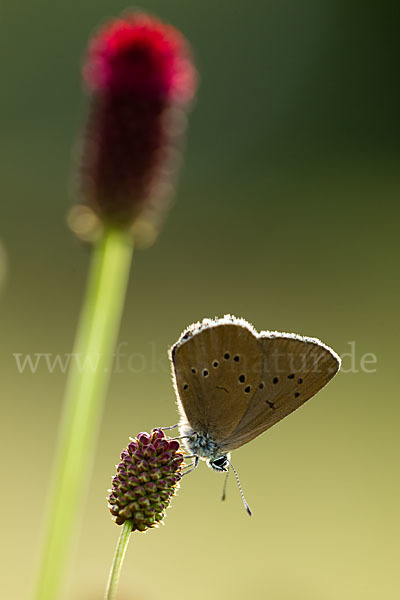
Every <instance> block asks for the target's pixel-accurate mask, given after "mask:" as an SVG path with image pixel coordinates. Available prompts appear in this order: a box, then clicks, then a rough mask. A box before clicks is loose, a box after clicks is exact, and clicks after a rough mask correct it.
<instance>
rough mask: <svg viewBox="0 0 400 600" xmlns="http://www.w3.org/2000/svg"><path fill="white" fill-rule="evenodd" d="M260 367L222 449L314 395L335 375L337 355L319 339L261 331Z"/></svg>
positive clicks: (252, 435) (240, 441)
mask: <svg viewBox="0 0 400 600" xmlns="http://www.w3.org/2000/svg"><path fill="white" fill-rule="evenodd" d="M258 340H259V344H260V348H261V351H262V355H263V368H262V374H261V377H260V381H259V383H258V388H257V390H256V392H255V393H254V395H252V398H251V400H250V402H249V405H248V407H247V410H246V411H245V413H244V415H243V417H242V418H241V420H240V422H239V423H238V424H237V426H236V427H235V429H234V430H233V431H232V433H231V435H230V436H229V438H228V439H226V440H225V447H226V450H233V449H234V448H238V447H239V446H242V445H243V444H245V443H247V442H249V441H250V440H252V439H253V438H255V437H256V436H258V435H260V434H261V433H263V432H264V431H265V430H266V429H269V427H272V425H274V424H275V423H277V422H278V421H280V420H281V419H283V418H284V417H286V416H287V415H289V414H290V413H291V412H293V411H294V410H296V408H298V407H299V406H301V405H302V404H303V403H304V402H306V401H307V400H308V399H309V398H311V397H312V396H314V395H315V394H316V393H317V392H318V391H319V390H320V389H321V388H323V387H324V385H326V384H327V383H328V381H329V380H330V379H331V378H332V377H333V376H334V375H335V373H336V372H337V370H338V369H339V366H340V360H339V357H338V356H337V355H336V354H335V353H334V352H333V350H331V349H330V348H328V347H327V346H325V345H324V344H322V343H321V342H320V341H319V340H316V339H312V338H301V337H300V336H296V335H294V334H279V333H268V332H265V333H261V334H260V336H259V338H258Z"/></svg>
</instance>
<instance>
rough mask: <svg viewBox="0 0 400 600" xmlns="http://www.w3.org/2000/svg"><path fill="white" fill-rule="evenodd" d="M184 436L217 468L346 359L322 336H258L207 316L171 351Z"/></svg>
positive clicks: (243, 325)
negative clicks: (342, 359)
mask: <svg viewBox="0 0 400 600" xmlns="http://www.w3.org/2000/svg"><path fill="white" fill-rule="evenodd" d="M170 358H171V362H172V371H173V379H174V384H175V391H176V395H177V403H178V408H179V412H180V414H181V422H180V433H181V435H182V436H183V437H184V443H185V445H186V448H187V449H188V451H189V452H190V453H191V454H194V455H195V456H196V457H197V459H203V460H206V461H207V464H208V465H209V466H210V467H212V468H213V469H215V470H217V471H226V470H227V469H226V467H227V465H228V464H229V453H230V452H231V451H232V450H234V449H236V448H239V447H240V446H242V445H243V444H245V443H247V442H249V441H251V440H252V439H254V438H255V437H257V436H258V435H260V434H261V433H263V432H264V431H266V430H267V429H268V428H269V427H271V426H272V425H274V424H275V423H277V422H278V421H280V420H281V419H283V418H284V417H285V416H287V415H288V414H290V413H291V412H293V411H294V410H296V409H297V408H298V407H299V406H301V405H302V404H303V403H304V402H305V401H306V400H308V399H309V398H311V397H312V396H313V395H315V394H316V393H317V392H318V391H319V390H320V389H321V388H322V387H324V385H326V383H328V381H329V380H330V379H331V378H332V377H333V376H334V374H335V373H336V372H337V371H338V369H339V367H340V358H339V357H338V355H337V354H336V353H335V352H334V351H333V350H332V349H331V348H329V347H328V346H326V345H325V344H323V343H322V342H321V341H320V340H318V339H316V338H308V337H304V336H299V335H297V334H293V333H281V332H276V331H261V332H260V333H258V332H257V331H256V330H255V329H254V328H253V327H252V326H251V325H250V324H249V323H248V322H247V321H245V320H244V319H237V318H236V317H233V316H231V315H225V317H223V318H221V319H215V320H212V319H204V320H203V321H202V322H199V323H195V324H193V325H191V326H190V327H189V328H188V329H187V330H185V331H184V332H183V334H182V335H181V337H180V338H179V340H178V341H177V342H176V344H174V346H173V347H172V348H171V351H170Z"/></svg>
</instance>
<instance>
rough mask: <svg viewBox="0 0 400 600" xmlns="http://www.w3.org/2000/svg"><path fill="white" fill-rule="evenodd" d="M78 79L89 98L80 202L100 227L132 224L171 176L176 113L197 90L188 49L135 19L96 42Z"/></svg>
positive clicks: (158, 26) (165, 28) (163, 29)
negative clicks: (111, 223)
mask: <svg viewBox="0 0 400 600" xmlns="http://www.w3.org/2000/svg"><path fill="white" fill-rule="evenodd" d="M83 74H84V80H85V82H86V84H87V86H88V88H89V90H90V91H91V92H92V96H93V97H92V106H91V114H90V118H89V124H88V128H87V135H86V140H85V146H84V156H83V168H82V176H83V185H82V188H83V192H84V196H85V199H86V201H87V203H88V204H89V206H90V207H91V208H92V209H94V211H95V212H96V213H97V214H98V216H100V218H102V219H103V220H104V219H105V220H112V221H117V222H122V223H125V224H131V223H132V222H133V221H134V220H135V219H136V218H137V217H138V215H139V214H140V213H141V212H143V211H144V209H146V208H148V206H149V204H151V203H152V202H153V206H152V207H151V212H154V197H155V196H156V189H157V187H160V185H159V184H160V180H161V179H163V177H164V178H165V173H166V172H167V171H168V172H169V171H170V170H171V165H170V161H169V160H168V159H169V157H170V156H171V155H172V152H171V150H175V147H176V144H177V138H178V137H179V136H178V131H179V134H180V133H181V131H182V122H183V121H182V110H183V109H184V108H185V106H186V105H187V103H188V102H189V101H190V100H191V99H192V98H193V96H194V93H195V87H196V71H195V68H194V65H193V62H192V59H191V54H190V49H189V46H188V44H187V42H186V40H185V39H184V38H183V36H182V35H181V34H180V33H179V31H177V30H176V29H175V28H173V27H172V26H170V25H165V24H163V23H161V22H160V21H158V20H157V19H155V18H152V17H149V16H147V15H145V14H142V13H133V14H130V15H127V16H125V17H124V18H121V19H117V20H115V21H112V22H111V23H108V24H106V25H105V26H104V27H103V28H102V29H101V30H100V31H99V32H98V33H97V34H96V35H95V36H94V38H93V39H92V41H91V42H90V44H89V49H88V52H87V56H86V60H85V63H84V68H83ZM177 108H179V111H177V110H175V111H174V110H171V109H177ZM178 113H179V122H178V121H177V119H178V116H177V115H178ZM174 115H175V117H174ZM163 183H164V184H165V181H163ZM163 187H164V188H165V187H166V186H165V185H164V186H163Z"/></svg>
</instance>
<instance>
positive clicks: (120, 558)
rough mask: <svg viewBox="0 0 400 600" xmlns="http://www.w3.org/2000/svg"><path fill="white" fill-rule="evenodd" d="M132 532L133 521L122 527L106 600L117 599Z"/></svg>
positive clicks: (126, 522)
mask: <svg viewBox="0 0 400 600" xmlns="http://www.w3.org/2000/svg"><path fill="white" fill-rule="evenodd" d="M131 531H132V521H125V523H124V524H123V525H122V531H121V534H120V536H119V540H118V544H117V548H116V550H115V554H114V560H113V564H112V565H111V571H110V575H109V577H108V582H107V589H106V594H105V596H104V600H114V598H115V597H116V594H117V587H118V581H119V575H120V573H121V568H122V563H123V562H124V557H125V552H126V549H127V547H128V542H129V538H130V535H131Z"/></svg>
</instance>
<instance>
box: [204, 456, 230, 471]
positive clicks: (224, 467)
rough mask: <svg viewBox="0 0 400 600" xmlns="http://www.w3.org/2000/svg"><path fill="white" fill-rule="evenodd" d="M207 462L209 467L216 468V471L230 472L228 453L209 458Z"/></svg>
mask: <svg viewBox="0 0 400 600" xmlns="http://www.w3.org/2000/svg"><path fill="white" fill-rule="evenodd" d="M207 464H208V466H209V467H211V469H214V471H220V472H221V471H222V472H224V473H227V472H228V465H229V461H228V457H227V455H226V454H224V455H223V456H220V457H219V458H214V459H209V460H208V461H207Z"/></svg>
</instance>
